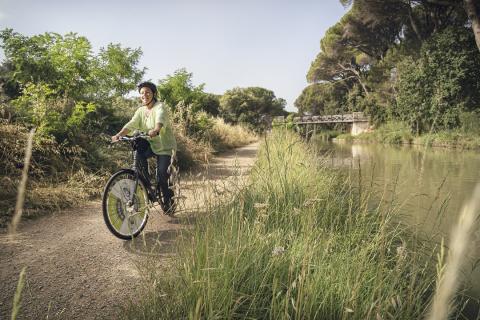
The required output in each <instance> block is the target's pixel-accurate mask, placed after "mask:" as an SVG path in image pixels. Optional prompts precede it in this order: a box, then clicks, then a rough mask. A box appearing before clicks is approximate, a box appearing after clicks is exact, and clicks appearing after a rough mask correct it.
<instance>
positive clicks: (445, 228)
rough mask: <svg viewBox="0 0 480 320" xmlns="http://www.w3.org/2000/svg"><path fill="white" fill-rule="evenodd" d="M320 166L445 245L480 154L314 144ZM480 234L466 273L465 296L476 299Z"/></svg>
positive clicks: (479, 166) (478, 170)
mask: <svg viewBox="0 0 480 320" xmlns="http://www.w3.org/2000/svg"><path fill="white" fill-rule="evenodd" d="M314 143H315V145H316V147H318V150H319V153H320V155H321V157H322V159H323V160H324V161H326V163H327V164H328V165H330V166H334V167H338V168H342V170H346V171H347V172H349V173H351V175H352V176H355V179H356V180H357V181H359V177H360V180H361V184H360V185H363V186H364V187H365V188H366V189H367V186H369V187H370V188H369V189H370V190H372V191H373V197H372V202H374V205H375V204H376V203H378V202H380V201H383V202H389V203H391V204H393V206H394V207H395V208H396V210H397V211H398V213H399V216H400V219H402V221H403V222H405V223H407V224H408V225H410V226H412V227H414V228H415V229H416V230H418V231H420V232H422V233H423V234H425V235H427V237H430V238H431V239H433V240H434V241H437V242H440V241H441V239H442V238H444V239H445V243H448V238H449V235H450V233H451V230H452V228H453V226H455V225H456V224H457V222H458V218H459V215H460V212H461V210H462V207H463V205H464V204H465V202H467V201H468V200H470V198H471V196H472V193H473V191H474V189H475V186H476V185H477V183H480V152H479V151H460V150H456V149H447V148H425V147H423V146H391V145H379V144H349V143H340V142H337V143H332V142H319V141H315V142H314ZM479 235H480V231H478V232H476V234H475V238H474V239H473V240H472V244H471V246H470V250H469V253H470V256H469V257H466V258H467V263H466V266H465V268H464V271H463V273H464V279H465V285H466V287H468V288H469V293H471V294H472V295H473V296H475V297H477V298H480V250H479V245H480V241H479V238H480V236H479Z"/></svg>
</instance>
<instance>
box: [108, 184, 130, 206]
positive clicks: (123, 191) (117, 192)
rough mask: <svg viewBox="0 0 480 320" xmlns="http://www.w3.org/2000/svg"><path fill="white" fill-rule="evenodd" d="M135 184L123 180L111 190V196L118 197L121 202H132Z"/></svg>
mask: <svg viewBox="0 0 480 320" xmlns="http://www.w3.org/2000/svg"><path fill="white" fill-rule="evenodd" d="M134 185H135V182H134V181H133V180H130V179H122V180H119V181H118V182H117V183H115V184H114V185H113V187H112V189H111V194H113V195H114V196H115V197H117V198H118V199H119V200H120V201H122V202H124V203H126V202H128V201H130V200H131V194H132V192H131V190H133V187H134Z"/></svg>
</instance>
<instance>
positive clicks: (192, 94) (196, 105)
mask: <svg viewBox="0 0 480 320" xmlns="http://www.w3.org/2000/svg"><path fill="white" fill-rule="evenodd" d="M192 77H193V74H192V73H189V72H187V70H186V69H184V68H182V69H179V70H176V71H175V72H174V73H173V75H167V77H166V78H165V79H163V80H161V81H160V83H159V85H158V92H159V95H160V98H161V99H162V100H163V101H165V103H167V105H169V106H170V108H172V109H175V108H176V106H177V105H178V104H179V103H180V102H182V103H183V104H184V105H188V106H191V107H192V108H193V109H194V111H198V110H200V109H202V108H201V103H202V99H203V97H204V95H205V93H204V92H203V88H204V87H205V85H204V84H200V85H198V86H194V85H193V83H192Z"/></svg>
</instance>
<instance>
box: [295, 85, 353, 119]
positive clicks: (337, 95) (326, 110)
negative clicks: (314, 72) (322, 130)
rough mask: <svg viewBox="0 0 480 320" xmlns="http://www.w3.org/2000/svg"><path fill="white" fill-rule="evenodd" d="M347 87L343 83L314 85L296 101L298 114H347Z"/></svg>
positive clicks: (306, 89)
mask: <svg viewBox="0 0 480 320" xmlns="http://www.w3.org/2000/svg"><path fill="white" fill-rule="evenodd" d="M347 89H348V88H347V87H345V86H344V85H343V84H341V83H330V82H324V83H314V84H311V85H309V86H308V87H306V88H305V89H303V91H302V93H301V94H300V96H299V97H298V98H297V99H296V100H295V107H297V109H298V113H300V114H304V113H309V114H311V115H324V114H342V113H346V112H347V111H348V110H346V103H345V102H346V98H347V97H346V95H347V93H348V91H347Z"/></svg>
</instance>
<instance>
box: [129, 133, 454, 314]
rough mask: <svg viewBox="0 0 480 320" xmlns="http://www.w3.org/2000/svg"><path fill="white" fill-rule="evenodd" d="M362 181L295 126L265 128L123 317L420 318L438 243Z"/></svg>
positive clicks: (434, 278) (427, 299)
mask: <svg viewBox="0 0 480 320" xmlns="http://www.w3.org/2000/svg"><path fill="white" fill-rule="evenodd" d="M358 186H359V185H357V183H356V182H355V180H354V179H353V178H352V176H351V175H348V174H341V173H339V172H338V171H334V170H333V169H330V168H328V167H327V166H326V165H322V164H321V161H320V159H319V158H318V157H317V155H316V154H315V153H314V151H313V149H311V148H310V147H309V146H308V145H306V144H305V143H304V142H302V141H301V140H300V138H299V137H298V136H296V135H294V134H290V133H286V132H274V133H272V134H271V135H270V137H269V138H268V139H267V140H266V141H265V142H264V143H263V145H262V147H261V149H260V152H259V158H258V160H257V162H256V164H255V166H254V167H253V169H252V172H251V175H250V178H249V183H248V184H247V185H239V188H234V189H235V190H236V191H235V192H234V193H232V194H231V198H230V199H229V200H228V201H226V202H223V203H216V204H215V206H212V207H210V208H209V209H210V210H209V211H208V212H207V213H208V214H205V215H201V216H199V217H198V218H196V227H195V228H194V229H193V230H189V231H185V232H184V233H183V236H182V238H181V241H180V243H179V245H178V259H176V260H175V261H174V263H173V264H172V265H171V266H170V267H169V268H167V270H152V269H151V268H150V269H148V267H147V269H146V271H144V272H145V273H147V274H149V275H150V277H149V278H148V279H147V281H146V285H145V290H146V294H145V296H144V297H143V298H142V300H141V301H140V302H137V303H134V304H131V305H129V306H127V307H126V311H125V312H126V313H125V317H126V318H128V319H159V318H160V319H185V318H190V319H201V318H206V319H213V318H217V319H232V318H241V319H247V318H248V319H291V318H296V319H344V318H347V317H348V318H354V319H371V318H382V319H385V318H395V319H399V318H401V319H419V318H422V317H424V316H425V315H426V313H427V309H428V306H429V302H430V299H431V296H432V293H433V291H434V289H435V285H436V281H437V273H436V265H437V254H438V250H433V249H432V248H431V247H430V246H429V244H428V243H423V242H422V241H420V240H419V238H418V237H416V236H415V235H414V234H412V230H409V229H408V227H406V226H403V225H400V224H395V223H393V222H392V221H394V218H395V216H396V214H397V208H393V207H391V206H389V205H385V204H383V205H379V206H377V207H375V208H374V209H372V207H371V206H367V203H368V201H369V199H370V194H369V190H365V189H363V190H362V189H360V188H358ZM458 300H459V301H461V300H462V298H461V297H460V298H459V299H458ZM458 312H459V311H458V310H457V313H458Z"/></svg>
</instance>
